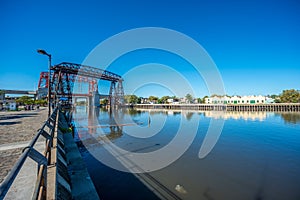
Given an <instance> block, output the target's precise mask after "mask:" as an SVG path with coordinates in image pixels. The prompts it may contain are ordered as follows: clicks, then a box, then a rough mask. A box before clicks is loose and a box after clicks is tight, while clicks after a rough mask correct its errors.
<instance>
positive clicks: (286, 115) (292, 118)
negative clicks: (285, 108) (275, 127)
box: [275, 112, 300, 124]
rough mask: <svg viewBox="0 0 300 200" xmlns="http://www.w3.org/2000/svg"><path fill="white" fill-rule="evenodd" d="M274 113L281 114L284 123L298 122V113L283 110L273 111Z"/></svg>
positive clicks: (299, 121)
mask: <svg viewBox="0 0 300 200" xmlns="http://www.w3.org/2000/svg"><path fill="white" fill-rule="evenodd" d="M275 115H279V116H281V117H282V119H283V120H284V121H285V122H286V123H290V124H300V113H291V112H283V113H275Z"/></svg>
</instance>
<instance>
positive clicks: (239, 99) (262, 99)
mask: <svg viewBox="0 0 300 200" xmlns="http://www.w3.org/2000/svg"><path fill="white" fill-rule="evenodd" d="M141 103H142V104H156V103H158V102H157V101H150V100H149V99H148V98H142V99H141ZM166 103H167V104H189V103H191V104H197V103H201V102H198V99H193V100H192V101H189V100H188V99H187V98H185V97H183V98H178V99H172V98H170V99H168V100H167V102H166ZM204 103H205V104H268V103H274V99H272V98H269V97H266V96H262V95H258V96H255V95H251V96H237V95H236V96H232V97H230V96H211V97H207V98H205V99H204Z"/></svg>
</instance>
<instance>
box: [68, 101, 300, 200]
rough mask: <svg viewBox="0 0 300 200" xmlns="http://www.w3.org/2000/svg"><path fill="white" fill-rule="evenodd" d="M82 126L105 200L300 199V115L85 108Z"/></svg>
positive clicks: (83, 144)
mask: <svg viewBox="0 0 300 200" xmlns="http://www.w3.org/2000/svg"><path fill="white" fill-rule="evenodd" d="M212 121H213V122H214V123H217V124H218V123H219V126H220V132H219V133H217V131H219V130H217V129H214V124H213V123H212ZM74 122H75V123H76V127H77V135H76V140H77V141H78V142H79V146H80V150H81V153H82V156H83V158H84V160H85V162H86V165H87V168H88V171H89V173H90V175H91V178H92V180H93V182H94V185H95V187H96V189H97V192H98V194H99V196H100V198H101V199H104V200H105V199H160V198H165V199H197V200H201V199H203V200H213V199H215V200H217V199H249V200H250V199H251V200H262V199H270V200H276V199H289V200H293V199H295V200H298V199H300V167H299V166H300V113H272V112H221V111H219V112H208V111H205V112H204V111H180V110H136V109H123V110H117V111H109V110H106V109H98V108H97V109H89V108H86V107H77V108H76V110H75V111H74ZM223 123H224V125H223V126H222V124H223ZM220 124H221V125H220ZM210 126H212V132H208V130H209V127H210ZM214 131H215V132H216V133H214ZM205 145H206V146H210V148H208V149H209V150H208V151H207V152H206V154H205V155H204V156H203V155H202V156H201V153H200V149H201V148H203V147H204V146H205Z"/></svg>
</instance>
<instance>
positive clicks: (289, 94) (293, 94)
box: [280, 89, 300, 103]
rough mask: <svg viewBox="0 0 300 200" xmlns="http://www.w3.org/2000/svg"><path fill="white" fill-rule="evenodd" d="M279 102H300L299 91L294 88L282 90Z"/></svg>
mask: <svg viewBox="0 0 300 200" xmlns="http://www.w3.org/2000/svg"><path fill="white" fill-rule="evenodd" d="M280 102H281V103H300V92H299V91H297V90H295V89H290V90H283V91H282V94H281V95H280Z"/></svg>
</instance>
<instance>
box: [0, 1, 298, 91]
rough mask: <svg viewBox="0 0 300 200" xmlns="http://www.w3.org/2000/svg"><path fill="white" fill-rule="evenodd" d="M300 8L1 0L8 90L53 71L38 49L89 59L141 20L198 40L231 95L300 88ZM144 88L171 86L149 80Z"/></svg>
mask: <svg viewBox="0 0 300 200" xmlns="http://www.w3.org/2000/svg"><path fill="white" fill-rule="evenodd" d="M299 10H300V3H299V2H298V1H297V0H282V1H277V0H272V1H263V0H262V1H260V0H248V1H247V0H246V1H239V0H236V1H221V0H220V1H214V0H212V1H210V0H207V1H196V0H195V1H187V0H185V1H172V0H168V1H162V0H160V1H158V0H157V1H156V0H154V1H133V0H131V1H121V0H120V1H96V0H95V1H89V0H87V1H78V0H75V1H71V0H66V1H56V0H53V1H30V0H28V1H21V0H20V1H18V0H17V1H10V0H1V1H0V30H1V35H0V36H1V37H0V66H1V71H0V89H1V88H3V89H28V90H32V89H33V88H34V87H37V83H38V79H39V73H40V72H41V71H46V70H47V57H45V56H42V55H39V54H37V53H36V49H38V48H43V49H45V50H47V51H48V52H49V53H51V54H52V55H53V63H54V64H58V63H60V62H63V61H69V62H75V63H82V62H83V60H84V59H85V57H86V56H87V55H88V53H89V52H90V51H91V50H92V49H93V48H94V47H95V46H96V45H98V44H99V43H100V42H101V41H103V40H105V39H107V38H108V37H110V36H113V35H114V34H117V33H119V32H122V31H125V30H128V29H132V28H138V27H164V28H169V29H173V30H176V31H179V32H182V33H184V34H186V35H188V36H190V37H192V38H193V39H195V40H196V41H197V42H199V43H200V44H201V45H202V46H203V47H204V48H205V49H206V51H207V52H208V53H209V54H210V56H211V57H212V59H213V60H214V62H215V63H216V65H217V67H218V68H219V70H220V73H221V75H222V78H223V81H224V84H225V89H226V92H227V93H228V94H229V95H234V94H240V95H251V94H256V95H258V94H274V93H275V94H279V93H280V92H281V91H282V90H283V89H290V88H295V89H300V37H299V36H300V12H299ZM129 57H130V56H129ZM140 58H141V57H140ZM135 59H136V58H135ZM120 60H122V59H120ZM154 60H155V59H154ZM150 61H152V60H151V59H150V60H149V59H144V60H143V59H141V60H139V63H140V64H141V63H143V62H150ZM118 63H119V64H120V66H121V65H122V63H121V61H118ZM126 63H128V61H126V62H124V63H123V64H124V65H125V64H126ZM124 65H122V66H123V67H124ZM125 68H126V66H125ZM113 69H114V72H115V73H121V74H122V73H124V69H117V68H113ZM179 70H180V69H179ZM182 70H183V71H184V67H182ZM184 73H186V74H188V73H191V74H192V73H193V72H192V71H191V72H184ZM141 76H142V75H141ZM125 87H126V84H125ZM195 87H197V86H196V85H195ZM199 88H202V86H199ZM138 94H139V95H143V96H147V95H151V94H154V95H159V96H161V95H163V92H160V93H159V92H158V93H157V87H151V86H147V91H145V90H144V91H139V93H138ZM166 94H168V92H166ZM206 94H207V91H206V90H205V89H203V90H202V89H201V90H200V89H199V90H197V92H196V96H204V95H206Z"/></svg>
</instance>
